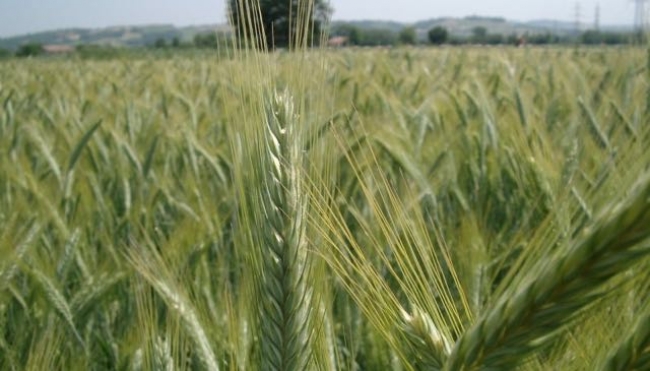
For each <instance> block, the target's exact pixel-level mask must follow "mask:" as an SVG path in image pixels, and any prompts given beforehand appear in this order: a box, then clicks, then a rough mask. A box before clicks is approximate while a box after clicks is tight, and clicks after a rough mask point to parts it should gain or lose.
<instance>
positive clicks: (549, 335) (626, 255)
mask: <svg viewBox="0 0 650 371" xmlns="http://www.w3.org/2000/svg"><path fill="white" fill-rule="evenodd" d="M648 225H650V178H649V177H648V176H646V177H644V178H643V179H642V181H641V182H639V183H637V186H636V187H634V188H633V191H632V192H631V196H630V197H628V198H627V199H626V200H625V201H623V202H620V203H618V204H616V205H613V206H612V207H610V208H607V209H606V210H605V212H603V213H602V214H600V215H599V217H597V218H596V220H595V222H594V223H593V224H592V225H591V227H589V228H586V229H585V230H584V231H582V232H581V233H580V234H579V236H578V237H576V239H575V240H574V242H573V243H572V245H571V246H568V247H567V248H566V249H560V251H558V252H557V253H556V254H554V255H552V256H548V257H547V258H546V259H542V260H540V261H539V262H538V263H537V264H536V265H535V266H534V267H533V268H532V269H531V270H530V271H529V272H527V273H526V274H524V275H522V277H521V278H520V279H518V281H516V282H514V283H513V287H512V288H509V289H508V290H506V291H505V292H504V293H503V295H502V296H501V297H500V298H499V299H497V301H496V302H495V304H494V305H493V306H492V307H491V308H489V310H488V311H487V312H486V313H485V314H484V315H483V316H482V317H481V318H480V319H479V320H478V321H477V322H476V323H475V324H474V325H473V326H472V327H471V328H470V329H469V330H468V331H466V332H465V333H464V334H463V336H462V337H461V338H460V339H459V340H458V342H457V344H456V346H455V347H454V349H453V351H452V353H451V355H450V357H449V359H448V361H447V364H446V365H445V370H449V371H451V370H485V369H504V368H510V367H513V365H516V364H517V363H519V362H521V360H523V359H525V357H527V356H528V355H529V354H530V352H532V351H533V350H536V349H538V348H539V347H540V346H542V345H545V344H548V343H549V342H550V341H551V340H552V339H554V338H555V335H557V334H558V333H559V332H560V331H557V330H559V329H561V328H562V327H563V326H564V325H566V324H567V323H569V322H570V321H571V320H573V319H575V318H576V316H577V315H579V313H580V312H581V310H582V309H584V308H585V307H587V306H588V305H589V304H591V303H593V301H594V300H595V299H596V298H597V297H598V294H599V293H600V291H599V289H601V288H602V285H603V284H604V283H605V282H606V281H607V280H609V279H610V278H612V277H614V276H615V275H617V274H619V273H622V272H624V271H625V270H627V269H628V268H629V267H630V266H631V265H633V264H635V263H637V262H638V261H639V258H640V257H642V256H644V255H647V254H648V253H650V249H648V248H647V247H645V248H643V249H635V247H637V246H638V244H639V243H641V242H643V241H644V240H646V239H647V238H648V237H650V229H649V228H648ZM549 329H554V331H549Z"/></svg>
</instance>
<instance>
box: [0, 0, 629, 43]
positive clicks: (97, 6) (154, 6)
mask: <svg viewBox="0 0 650 371" xmlns="http://www.w3.org/2000/svg"><path fill="white" fill-rule="evenodd" d="M579 2H580V4H581V13H582V21H583V22H584V23H589V24H591V23H593V20H594V12H595V7H596V4H597V3H600V8H601V11H600V13H601V24H610V25H612V24H615V25H625V24H631V23H632V20H633V14H634V5H633V2H632V0H599V1H596V0H583V1H579ZM331 3H332V5H333V7H334V9H335V12H334V19H384V20H397V21H406V22H412V21H417V20H424V19H429V18H437V17H443V16H452V17H463V16H467V15H489V16H502V17H505V18H508V19H513V20H532V19H557V20H566V21H569V20H573V19H574V13H575V4H576V2H575V1H567V0H519V1H518V0H452V1H442V0H331ZM224 4H225V0H0V37H6V36H11V35H17V34H23V33H28V32H36V31H43V30H51V29H57V28H69V27H84V28H85V27H90V28H96V27H106V26H115V25H138V24H152V23H172V24H175V25H179V26H184V25H191V24H210V23H223V22H225V16H224V9H225V5H224Z"/></svg>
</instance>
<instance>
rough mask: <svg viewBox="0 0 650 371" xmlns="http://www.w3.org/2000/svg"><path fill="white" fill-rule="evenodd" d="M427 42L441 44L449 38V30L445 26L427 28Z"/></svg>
mask: <svg viewBox="0 0 650 371" xmlns="http://www.w3.org/2000/svg"><path fill="white" fill-rule="evenodd" d="M428 36H429V42H430V43H431V44H433V45H442V44H444V43H446V42H447V39H449V32H448V31H447V29H446V28H444V27H441V26H437V27H434V28H432V29H430V30H429V34H428Z"/></svg>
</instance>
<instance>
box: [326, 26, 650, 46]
mask: <svg viewBox="0 0 650 371" xmlns="http://www.w3.org/2000/svg"><path fill="white" fill-rule="evenodd" d="M332 35H334V36H340V37H345V39H346V45H348V46H393V45H400V44H401V45H418V44H421V45H426V44H429V45H443V44H448V45H463V44H480V45H525V44H531V45H552V44H583V45H620V44H629V43H633V42H640V41H642V39H643V37H642V36H641V35H638V34H635V33H632V32H627V33H626V32H607V31H597V30H587V31H584V32H582V33H578V34H575V35H558V34H554V33H551V32H543V33H523V34H517V33H511V34H500V33H490V32H489V31H488V29H487V28H485V27H474V28H473V29H472V30H471V34H470V35H468V36H456V35H452V34H451V32H450V31H449V30H448V29H447V28H445V27H442V26H436V27H433V28H431V29H429V30H428V31H426V32H424V33H423V32H422V31H418V30H416V29H415V28H414V27H405V28H403V29H402V30H400V31H394V30H391V29H387V28H374V29H362V28H360V27H356V26H353V25H349V24H341V25H338V26H336V27H335V28H333V29H332Z"/></svg>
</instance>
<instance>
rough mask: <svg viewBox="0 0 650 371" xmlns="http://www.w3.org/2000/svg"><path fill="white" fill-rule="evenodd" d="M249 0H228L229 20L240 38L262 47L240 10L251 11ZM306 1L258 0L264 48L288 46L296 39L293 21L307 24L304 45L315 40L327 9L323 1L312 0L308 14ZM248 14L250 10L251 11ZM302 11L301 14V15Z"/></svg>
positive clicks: (296, 34)
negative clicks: (264, 40) (307, 29)
mask: <svg viewBox="0 0 650 371" xmlns="http://www.w3.org/2000/svg"><path fill="white" fill-rule="evenodd" d="M252 4H253V1H252V0H228V5H229V6H228V8H229V12H230V21H231V23H232V26H233V28H234V29H235V30H237V35H238V37H240V38H244V39H248V40H250V41H254V42H255V44H254V45H253V46H255V47H257V48H260V49H261V48H263V47H264V44H263V43H262V42H261V40H260V39H261V38H260V35H257V34H256V32H254V31H251V30H250V28H251V27H250V25H249V24H247V21H246V20H247V19H248V18H247V16H246V15H245V14H242V11H243V12H251V11H250V10H248V9H251V8H252V7H251V5H252ZM306 4H307V0H259V10H260V13H261V18H262V20H261V21H262V30H263V31H264V35H265V36H266V48H268V49H274V48H277V47H288V46H290V45H291V44H292V43H295V42H296V37H297V36H298V32H297V30H298V29H299V27H297V22H298V21H300V22H301V24H309V25H311V27H310V29H311V32H310V35H307V36H308V37H309V38H308V40H307V41H308V44H310V45H311V44H313V43H317V42H318V40H319V36H320V33H321V29H322V26H323V23H325V22H326V21H327V20H328V19H329V17H330V15H331V8H330V6H329V4H328V2H327V1H326V0H314V3H313V8H312V9H311V12H310V14H305V13H306V8H307V7H306V6H305V5H306ZM251 13H252V12H251ZM301 13H302V14H301Z"/></svg>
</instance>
